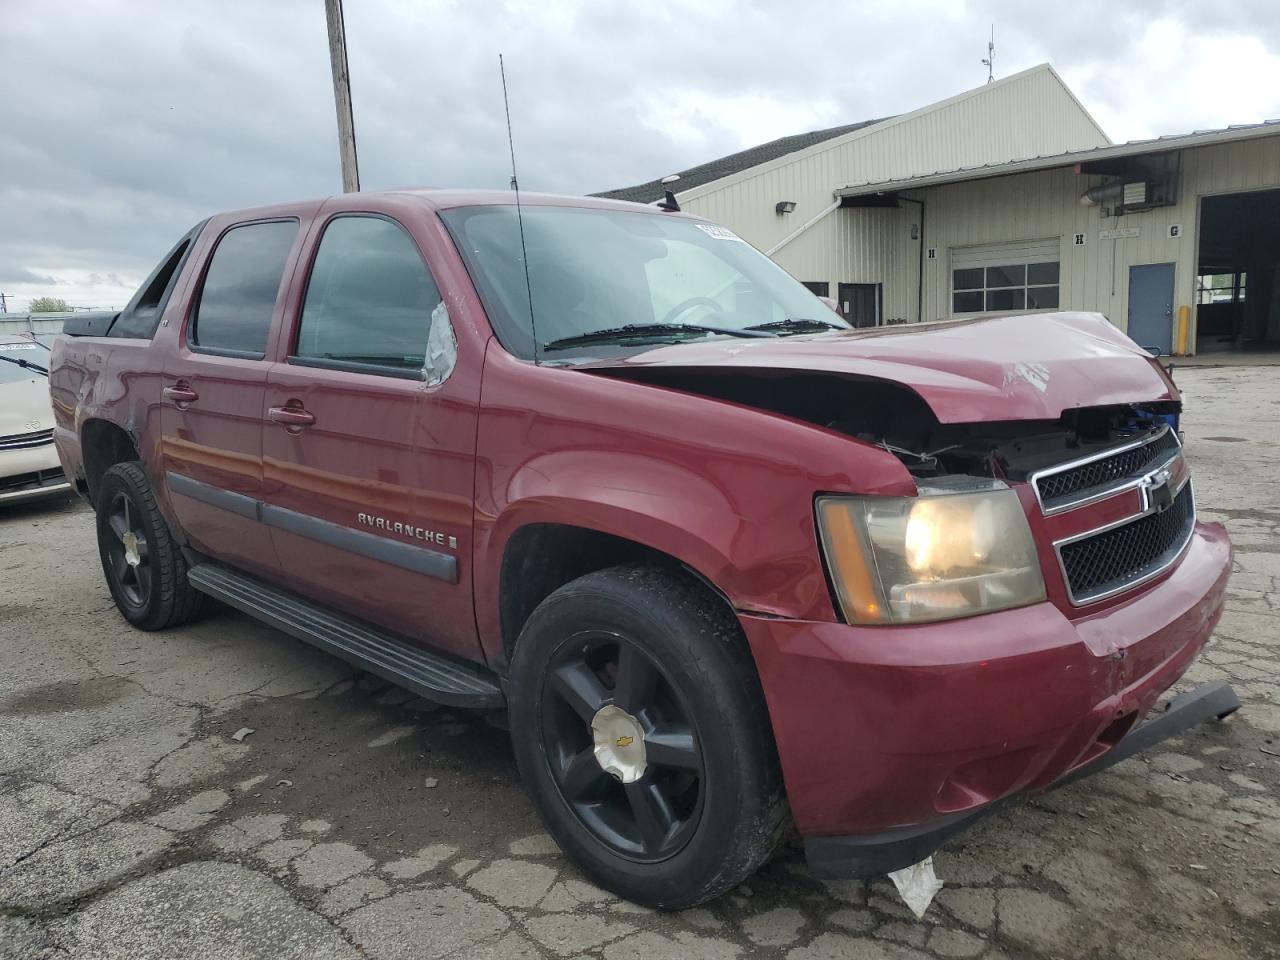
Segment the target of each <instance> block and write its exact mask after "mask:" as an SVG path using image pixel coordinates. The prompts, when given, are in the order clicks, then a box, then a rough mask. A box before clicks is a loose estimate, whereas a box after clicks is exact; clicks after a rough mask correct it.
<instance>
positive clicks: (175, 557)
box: [96, 461, 213, 630]
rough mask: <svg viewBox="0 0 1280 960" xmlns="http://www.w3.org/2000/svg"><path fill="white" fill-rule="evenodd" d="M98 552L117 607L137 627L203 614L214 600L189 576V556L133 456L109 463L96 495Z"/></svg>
mask: <svg viewBox="0 0 1280 960" xmlns="http://www.w3.org/2000/svg"><path fill="white" fill-rule="evenodd" d="M96 510H97V526H98V555H99V557H100V558H101V559H102V572H103V574H104V575H105V576H106V578H107V586H108V588H110V590H111V597H112V599H113V600H115V602H116V609H118V610H119V611H120V613H121V614H122V615H123V616H124V618H125V619H126V620H128V621H129V622H130V623H131V624H133V625H134V626H135V627H138V628H139V629H141V630H163V629H164V628H166V627H175V626H178V625H179V624H182V623H187V622H189V621H191V620H194V619H196V618H197V617H200V616H202V615H204V614H205V613H206V612H207V611H208V610H209V608H210V606H211V605H212V603H213V601H212V599H211V598H210V597H208V596H207V595H205V594H203V593H200V591H198V590H196V589H195V588H194V587H192V586H191V584H190V583H189V582H188V580H187V562H186V560H185V559H184V558H183V556H182V551H181V550H179V549H178V545H177V543H176V542H174V539H173V535H172V534H171V533H170V531H169V525H168V524H167V523H165V519H164V517H163V516H162V515H161V513H160V509H159V507H157V506H156V501H155V496H154V495H153V494H152V492H151V484H150V482H149V481H148V480H147V475H146V473H144V472H143V469H142V464H140V463H137V462H136V461H131V462H126V463H117V464H115V465H114V466H112V467H110V468H109V469H108V470H107V471H106V472H105V473H104V474H103V475H102V479H101V480H100V481H99V483H98V491H97V497H96Z"/></svg>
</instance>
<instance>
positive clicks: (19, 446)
mask: <svg viewBox="0 0 1280 960" xmlns="http://www.w3.org/2000/svg"><path fill="white" fill-rule="evenodd" d="M46 443H53V431H52V430H37V431H36V432H35V433H14V434H10V435H9V436H7V437H0V450H24V449H26V448H27V447H43V446H44V445H45V444H46Z"/></svg>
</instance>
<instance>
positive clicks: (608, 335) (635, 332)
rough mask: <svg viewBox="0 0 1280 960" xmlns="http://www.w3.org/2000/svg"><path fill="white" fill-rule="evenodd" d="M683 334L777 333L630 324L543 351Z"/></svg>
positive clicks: (571, 339) (545, 346)
mask: <svg viewBox="0 0 1280 960" xmlns="http://www.w3.org/2000/svg"><path fill="white" fill-rule="evenodd" d="M681 333H719V334H723V335H724V336H726V337H776V336H777V334H776V333H766V332H765V331H763V330H755V329H747V330H736V329H734V328H733V327H708V326H704V325H703V324H700V323H628V324H627V325H626V326H623V327H610V328H609V329H607V330H590V331H588V332H587V333H579V334H575V335H574V336H572V337H561V338H560V339H559V340H552V341H551V342H550V343H544V344H543V345H542V349H543V350H563V349H565V348H566V347H579V346H586V345H587V344H592V343H615V342H617V341H619V340H634V339H637V338H639V337H662V336H670V335H672V334H681Z"/></svg>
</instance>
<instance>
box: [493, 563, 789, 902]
mask: <svg viewBox="0 0 1280 960" xmlns="http://www.w3.org/2000/svg"><path fill="white" fill-rule="evenodd" d="M509 701H510V715H511V732H512V741H513V744H514V746H515V754H516V761H517V763H518V765H519V767H520V773H521V776H522V778H523V779H524V782H525V785H526V787H527V789H528V790H529V793H530V794H531V796H532V798H533V801H534V804H535V805H536V806H537V808H538V812H539V813H540V814H541V816H542V819H543V821H544V822H545V824H546V826H547V829H548V831H550V833H551V835H552V836H553V837H554V838H555V839H556V841H557V842H558V843H559V844H560V846H561V847H562V848H563V849H564V850H565V852H566V853H567V854H568V855H569V856H570V857H571V858H572V859H573V860H574V861H575V862H576V863H577V864H578V865H579V866H580V867H581V868H582V869H583V870H584V871H585V872H586V873H587V874H588V875H590V876H591V877H592V879H594V880H595V881H596V883H598V884H600V885H601V886H602V887H604V888H606V889H608V890H610V891H612V892H614V893H616V894H618V895H620V896H622V897H625V898H626V899H628V900H632V901H634V902H636V903H639V904H642V905H644V906H649V907H658V908H662V909H669V910H674V909H682V908H685V907H690V906H694V905H696V904H699V903H703V902H705V901H707V900H711V899H713V898H715V897H717V896H719V895H720V894H722V893H724V892H725V891H726V890H729V889H730V888H732V887H733V886H735V885H737V884H738V883H741V882H742V881H743V880H744V879H746V878H747V877H748V876H750V875H751V874H752V873H754V872H755V871H756V870H757V869H758V868H759V867H760V866H761V864H763V863H764V862H765V861H766V860H767V859H768V858H769V856H770V855H771V854H772V853H773V851H774V849H775V847H776V846H777V843H778V841H779V839H780V838H781V836H782V833H783V830H784V828H785V825H786V822H787V819H788V818H787V805H786V799H785V797H784V794H783V788H782V777H781V773H780V771H779V767H778V759H777V750H776V747H775V746H774V742H773V733H772V730H771V728H770V726H769V720H768V712H767V710H766V708H765V703H764V697H763V694H762V692H761V689H760V682H759V678H758V676H757V674H756V671H755V665H754V662H753V660H752V658H751V655H750V652H749V651H748V649H747V647H746V643H745V641H744V638H743V637H742V634H741V630H740V628H739V626H738V623H737V621H736V620H735V618H734V616H733V614H732V612H731V611H730V610H729V609H728V608H727V607H726V606H725V605H724V603H723V602H721V601H720V600H719V599H718V598H716V597H715V596H713V595H712V594H711V593H710V592H709V591H708V590H707V588H706V587H704V586H703V585H702V584H700V583H697V582H696V581H695V580H693V579H692V578H691V577H688V576H685V575H683V574H679V573H676V572H670V571H666V570H661V569H656V568H651V567H616V568H613V569H610V570H603V571H599V572H596V573H591V574H587V575H586V576H584V577H581V578H579V579H577V580H575V581H573V582H572V583H569V584H566V585H565V586H563V587H561V588H560V589H559V590H556V591H555V592H554V593H553V594H551V596H549V597H548V598H547V599H546V600H544V601H543V602H542V603H541V604H540V605H539V606H538V608H537V609H536V610H535V611H534V612H533V614H532V616H530V618H529V621H528V622H527V623H526V624H525V627H524V629H523V630H522V631H521V634H520V638H519V640H518V642H517V644H516V648H515V653H514V655H513V657H512V662H511V685H510V693H509ZM606 769H607V770H608V771H609V772H606Z"/></svg>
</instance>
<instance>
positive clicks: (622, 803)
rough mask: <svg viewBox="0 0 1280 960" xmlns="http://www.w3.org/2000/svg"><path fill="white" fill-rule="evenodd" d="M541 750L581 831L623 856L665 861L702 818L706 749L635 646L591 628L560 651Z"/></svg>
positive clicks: (666, 683)
mask: <svg viewBox="0 0 1280 960" xmlns="http://www.w3.org/2000/svg"><path fill="white" fill-rule="evenodd" d="M545 682H546V684H547V688H548V689H547V690H546V691H545V692H544V695H543V697H542V702H543V710H542V731H541V732H542V744H543V749H544V750H545V751H546V755H547V762H548V763H549V764H550V766H551V773H552V776H553V778H554V779H555V782H556V785H557V787H558V788H559V790H560V793H561V795H562V796H563V797H564V799H565V802H566V803H567V804H568V805H569V806H570V808H571V809H572V810H573V812H574V813H575V814H576V815H577V817H578V819H579V820H581V821H582V823H583V825H584V826H586V828H587V829H588V830H590V831H591V833H592V834H594V835H595V836H596V837H597V838H598V839H599V840H600V841H601V842H602V843H603V844H605V845H606V846H607V847H609V848H610V849H611V850H613V851H615V852H616V853H618V854H619V855H621V856H623V857H626V858H628V859H630V860H635V861H638V862H641V863H646V862H654V861H657V860H663V859H666V858H668V857H670V856H672V855H673V854H675V853H677V852H678V851H679V850H680V849H681V848H682V847H684V845H685V844H686V843H687V842H688V840H689V837H690V835H691V834H692V833H693V831H694V829H695V828H696V827H697V824H698V819H699V817H701V815H702V798H703V790H702V781H703V765H702V752H701V749H700V745H699V742H698V736H697V732H696V728H695V726H694V724H693V720H692V718H691V715H690V710H689V708H688V706H687V705H686V704H685V703H684V702H683V701H682V699H681V695H680V693H679V691H678V690H677V689H676V688H675V686H674V685H673V684H672V683H671V681H670V680H669V679H668V678H667V677H666V676H665V675H664V674H663V672H662V669H661V668H660V667H659V666H658V664H657V663H655V662H654V660H653V659H652V658H651V657H650V656H649V655H648V654H647V653H645V652H644V651H643V650H641V649H640V647H638V646H637V645H636V644H634V643H632V642H630V641H628V640H626V639H624V638H622V637H618V636H616V635H611V634H608V633H603V632H590V633H584V634H580V635H577V636H574V637H572V638H570V639H569V640H567V641H566V642H565V643H564V644H563V645H562V646H561V647H560V649H559V650H558V651H557V652H556V655H555V659H554V660H553V661H552V664H551V666H550V669H549V670H548V672H547V677H546V681H545Z"/></svg>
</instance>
